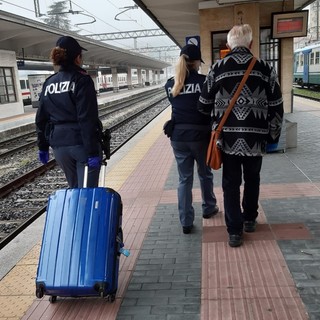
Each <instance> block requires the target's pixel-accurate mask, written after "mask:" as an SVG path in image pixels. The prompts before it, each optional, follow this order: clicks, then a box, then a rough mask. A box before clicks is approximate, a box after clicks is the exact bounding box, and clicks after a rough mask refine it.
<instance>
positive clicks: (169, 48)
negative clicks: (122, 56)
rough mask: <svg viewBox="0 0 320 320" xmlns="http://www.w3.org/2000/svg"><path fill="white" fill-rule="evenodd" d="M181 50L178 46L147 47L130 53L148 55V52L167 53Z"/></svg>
mask: <svg viewBox="0 0 320 320" xmlns="http://www.w3.org/2000/svg"><path fill="white" fill-rule="evenodd" d="M178 50H180V48H179V47H178V46H161V47H145V48H138V49H131V50H130V51H133V52H139V53H146V52H158V51H161V52H167V51H178Z"/></svg>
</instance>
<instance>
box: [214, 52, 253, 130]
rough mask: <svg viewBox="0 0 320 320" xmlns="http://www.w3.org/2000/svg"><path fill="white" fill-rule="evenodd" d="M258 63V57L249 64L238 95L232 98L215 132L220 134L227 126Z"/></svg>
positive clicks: (237, 92)
mask: <svg viewBox="0 0 320 320" xmlns="http://www.w3.org/2000/svg"><path fill="white" fill-rule="evenodd" d="M256 61H257V59H256V57H253V58H252V60H251V62H250V64H249V67H248V69H247V71H246V72H245V74H244V75H243V78H242V80H241V82H240V84H239V87H238V89H237V91H236V93H235V94H234V96H233V97H232V99H231V101H230V103H229V106H228V108H227V110H226V111H225V113H224V115H223V117H222V119H221V121H220V123H219V125H218V127H217V129H216V130H215V131H219V132H220V131H221V130H222V127H223V125H224V124H225V122H226V120H227V118H228V116H229V114H230V112H231V109H232V108H233V106H234V104H235V103H236V101H237V99H238V97H239V94H240V93H241V91H242V88H243V86H244V84H245V83H246V81H247V79H248V77H249V74H250V72H251V70H252V68H253V66H254V64H255V63H256Z"/></svg>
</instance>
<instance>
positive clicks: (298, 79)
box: [293, 42, 320, 87]
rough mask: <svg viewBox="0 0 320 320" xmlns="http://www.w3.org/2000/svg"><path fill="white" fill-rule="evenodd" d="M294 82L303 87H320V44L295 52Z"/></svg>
mask: <svg viewBox="0 0 320 320" xmlns="http://www.w3.org/2000/svg"><path fill="white" fill-rule="evenodd" d="M293 80H294V82H295V83H297V84H299V85H301V86H302V87H304V86H307V87H314V86H319V85H320V43H319V42H318V43H314V44H312V45H309V46H307V47H304V48H301V49H297V50H295V52H294V70H293Z"/></svg>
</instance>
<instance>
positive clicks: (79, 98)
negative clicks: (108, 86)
mask: <svg viewBox="0 0 320 320" xmlns="http://www.w3.org/2000/svg"><path fill="white" fill-rule="evenodd" d="M82 51H87V50H86V49H84V48H82V47H81V46H80V45H79V43H78V42H77V41H76V40H75V39H74V38H72V37H69V36H63V37H61V38H59V39H58V41H57V43H56V47H55V48H53V49H52V50H51V55H50V58H51V60H52V62H53V64H54V65H56V66H60V69H59V72H57V73H55V74H54V75H52V76H51V77H49V78H48V79H47V80H46V81H45V83H44V85H43V89H42V92H41V95H40V105H39V109H38V110H37V114H36V127H37V134H38V147H39V160H40V161H41V162H42V163H43V164H46V163H47V162H48V160H49V146H51V148H52V149H53V154H54V157H55V159H56V161H57V163H58V164H59V165H60V167H61V168H62V170H63V171H64V173H65V175H66V178H67V181H68V185H69V187H70V188H78V187H82V186H83V178H84V165H85V164H88V167H89V170H88V171H89V174H88V182H87V186H88V187H96V186H98V181H99V173H100V165H101V160H102V152H101V145H100V142H99V134H100V130H101V128H102V126H101V122H100V120H99V118H98V104H97V97H96V91H95V87H94V83H93V80H92V79H91V77H90V76H89V75H88V74H87V72H86V71H85V70H84V69H82V68H81V67H80V66H81V65H82Z"/></svg>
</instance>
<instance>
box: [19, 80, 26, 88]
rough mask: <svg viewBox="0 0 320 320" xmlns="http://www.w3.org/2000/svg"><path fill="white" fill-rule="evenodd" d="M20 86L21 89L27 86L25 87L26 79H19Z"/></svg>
mask: <svg viewBox="0 0 320 320" xmlns="http://www.w3.org/2000/svg"><path fill="white" fill-rule="evenodd" d="M20 88H21V90H24V89H26V88H27V87H26V81H25V80H20Z"/></svg>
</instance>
